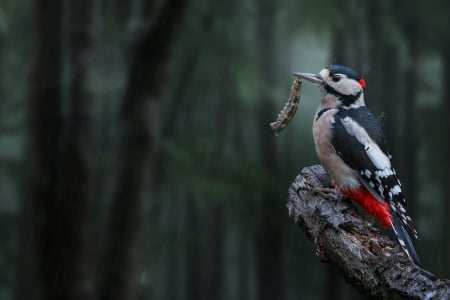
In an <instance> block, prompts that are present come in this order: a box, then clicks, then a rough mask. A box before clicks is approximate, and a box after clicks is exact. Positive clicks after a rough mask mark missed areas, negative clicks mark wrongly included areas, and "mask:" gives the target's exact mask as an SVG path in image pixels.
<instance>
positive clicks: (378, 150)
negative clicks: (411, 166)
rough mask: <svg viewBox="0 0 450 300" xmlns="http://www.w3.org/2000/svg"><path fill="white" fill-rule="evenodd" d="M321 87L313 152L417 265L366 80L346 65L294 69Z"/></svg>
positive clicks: (399, 191)
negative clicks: (312, 70) (315, 71)
mask: <svg viewBox="0 0 450 300" xmlns="http://www.w3.org/2000/svg"><path fill="white" fill-rule="evenodd" d="M294 75H295V76H300V77H302V78H304V79H305V80H307V81H310V82H312V83H313V84H315V85H316V86H318V87H319V88H320V91H321V97H322V98H321V100H320V104H319V108H318V109H317V112H316V114H315V116H314V121H313V126H312V131H313V137H314V144H315V148H316V153H317V156H318V158H319V160H320V162H321V164H322V166H323V167H324V168H325V170H326V171H327V172H328V174H329V175H330V176H331V178H332V179H333V182H334V185H335V186H336V188H337V189H338V190H339V191H340V193H341V194H342V195H344V196H346V197H348V198H349V199H351V200H352V201H354V202H356V203H358V204H359V205H360V206H361V207H362V208H364V209H365V210H366V211H367V212H368V213H369V214H371V215H373V216H374V217H375V219H376V220H377V221H378V222H379V223H380V224H381V225H382V226H383V227H385V228H387V229H391V230H394V232H395V234H396V236H397V239H398V242H399V244H400V246H401V247H402V249H403V250H404V252H405V253H406V254H407V255H408V257H409V258H410V259H411V260H412V261H413V262H414V263H415V264H417V265H420V261H419V258H418V256H417V253H416V250H415V249H414V245H413V243H412V241H411V238H410V237H409V234H408V231H407V229H408V230H410V231H411V232H412V233H413V234H414V236H415V237H416V238H417V231H416V230H415V229H414V228H413V226H412V223H411V218H410V217H409V216H408V215H407V214H406V199H405V197H404V195H403V193H402V188H401V184H400V181H399V179H398V177H397V175H396V172H395V170H394V168H393V166H392V164H391V155H390V154H389V152H388V147H387V142H386V138H385V135H384V133H383V129H382V126H381V124H380V122H379V120H378V118H377V117H376V116H375V115H374V114H373V113H372V112H371V111H370V110H369V109H368V108H367V106H366V105H365V103H364V90H365V88H366V82H365V81H364V79H363V78H362V77H361V76H359V75H358V73H357V72H355V71H354V70H352V69H351V68H349V67H345V66H340V65H331V66H329V67H326V68H324V69H322V70H321V71H320V72H319V73H318V74H310V73H294Z"/></svg>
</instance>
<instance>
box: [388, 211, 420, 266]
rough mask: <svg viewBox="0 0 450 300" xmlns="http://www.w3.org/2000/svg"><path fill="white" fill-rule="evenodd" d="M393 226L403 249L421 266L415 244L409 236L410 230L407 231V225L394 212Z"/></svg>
mask: <svg viewBox="0 0 450 300" xmlns="http://www.w3.org/2000/svg"><path fill="white" fill-rule="evenodd" d="M392 223H393V224H392V226H393V229H394V232H395V234H396V235H397V239H398V242H399V243H400V246H401V247H402V248H403V251H405V253H406V254H407V255H408V257H409V258H410V259H411V260H412V261H413V262H414V263H415V264H416V265H418V266H420V260H419V256H418V255H417V252H416V249H414V245H413V243H412V241H411V238H410V237H409V234H408V232H407V231H406V228H405V225H404V224H403V222H402V220H401V218H400V217H399V216H398V215H397V214H394V215H393V216H392Z"/></svg>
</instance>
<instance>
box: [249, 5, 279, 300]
mask: <svg viewBox="0 0 450 300" xmlns="http://www.w3.org/2000/svg"><path fill="white" fill-rule="evenodd" d="M259 9H260V10H259V14H258V16H257V18H258V19H257V36H256V37H257V47H258V48H257V49H259V51H260V52H259V65H260V66H261V80H262V85H261V95H260V98H259V103H258V107H257V114H258V117H257V120H258V127H259V128H260V131H259V138H260V141H259V149H260V151H261V164H262V168H263V169H264V170H266V171H267V172H268V174H270V176H271V177H273V178H276V177H277V174H278V173H279V170H278V166H277V163H276V159H275V140H274V138H275V135H274V134H273V132H272V131H271V130H270V128H269V126H268V124H269V123H270V122H271V121H272V119H273V117H274V113H275V112H276V109H275V107H274V104H273V99H272V96H271V95H272V94H271V92H273V88H274V86H275V83H276V77H275V76H276V69H277V62H276V55H275V44H276V38H275V31H276V29H275V26H276V25H275V24H276V22H275V12H276V4H275V2H273V1H263V2H262V3H261V6H260V7H259ZM260 192H261V202H260V203H259V209H258V216H257V227H256V228H257V232H256V241H255V242H256V244H255V250H256V263H257V280H258V282H257V284H258V288H257V289H258V296H257V298H258V299H261V300H265V299H283V296H284V293H283V292H284V291H283V272H282V265H283V260H282V254H281V252H282V251H281V250H282V248H283V233H282V228H281V225H280V223H281V220H280V217H281V216H283V215H284V213H283V208H284V207H283V205H280V203H279V201H278V200H277V195H275V192H276V186H275V184H274V183H272V182H268V183H267V184H266V185H264V186H261V187H260Z"/></svg>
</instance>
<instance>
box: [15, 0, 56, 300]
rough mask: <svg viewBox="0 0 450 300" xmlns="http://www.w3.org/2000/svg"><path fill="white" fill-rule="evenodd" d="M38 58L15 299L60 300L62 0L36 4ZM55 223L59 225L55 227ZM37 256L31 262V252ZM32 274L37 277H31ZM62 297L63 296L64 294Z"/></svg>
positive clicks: (31, 96)
mask: <svg viewBox="0 0 450 300" xmlns="http://www.w3.org/2000/svg"><path fill="white" fill-rule="evenodd" d="M33 11H34V13H35V14H34V22H35V24H36V26H35V30H36V33H35V39H36V40H35V44H36V51H35V53H36V56H35V59H34V63H33V67H32V71H31V82H30V92H29V97H28V101H29V109H28V116H27V117H28V126H29V131H30V133H29V134H30V145H29V151H28V154H29V164H30V173H29V175H28V178H27V184H28V185H29V191H28V193H27V194H26V195H25V198H24V201H23V203H22V208H21V225H20V237H19V243H20V247H19V251H20V253H19V254H18V256H19V259H18V271H17V283H16V290H15V298H16V299H17V300H23V299H37V298H38V297H36V294H44V295H45V297H46V298H47V299H57V298H58V296H59V295H58V294H59V293H58V292H57V291H55V288H58V289H59V288H60V283H59V282H58V278H59V276H58V278H55V276H56V274H59V273H60V265H58V264H56V263H55V262H56V261H58V257H57V256H56V255H55V257H54V260H55V262H53V261H52V260H53V254H54V253H53V252H55V251H56V249H55V247H56V246H57V239H58V233H57V232H55V229H57V228H58V227H56V226H54V224H53V223H52V221H54V217H55V214H56V216H57V215H58V214H59V212H58V211H57V209H56V207H55V205H56V203H57V199H56V191H55V182H56V180H57V176H58V174H57V168H58V162H57V157H58V147H59V141H60V136H61V134H60V128H61V126H60V125H61V119H60V114H59V113H60V110H59V109H60V95H61V86H60V77H61V16H62V8H61V3H60V1H58V0H36V1H34V5H33ZM54 227H55V228H54ZM30 253H32V254H33V259H34V260H33V261H30V256H29V254H30ZM34 264H36V271H37V277H38V278H39V280H38V281H39V282H38V284H40V285H39V287H40V288H42V291H40V292H37V291H36V290H33V289H32V290H30V289H29V288H30V287H31V288H34V287H35V286H33V285H31V286H30V284H31V282H30V281H33V279H31V278H30V273H29V272H30V265H31V266H33V265H34ZM31 277H32V276H31ZM60 299H61V298H60Z"/></svg>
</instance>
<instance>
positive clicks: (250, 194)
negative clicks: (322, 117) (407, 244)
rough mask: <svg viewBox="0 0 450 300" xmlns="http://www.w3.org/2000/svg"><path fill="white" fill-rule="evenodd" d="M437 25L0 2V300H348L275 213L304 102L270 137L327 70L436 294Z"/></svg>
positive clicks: (312, 100)
mask: <svg viewBox="0 0 450 300" xmlns="http://www.w3.org/2000/svg"><path fill="white" fill-rule="evenodd" d="M30 2H32V3H30ZM30 4H31V5H30ZM449 8H450V7H449V2H448V1H444V0H436V1H433V2H432V4H431V3H426V2H425V1H417V0H408V1H406V0H399V1H393V0H390V1H389V0H380V1H357V0H345V1H331V0H315V1H306V0H296V1H293V0H281V1H273V0H248V1H237V0H227V1H225V0H222V1H210V0H160V1H144V0H132V1H119V0H111V1H105V0H103V1H102V0H97V1H95V0H78V1H60V0H33V1H24V0H2V1H1V2H0V198H1V201H0V224H1V226H0V235H1V237H2V241H1V243H0V299H16V300H25V299H26V300H33V299H58V300H59V299H85V300H90V299H105V300H106V299H175V300H184V299H186V300H191V299H192V300H194V299H195V300H203V299H218V300H220V299H223V300H225V299H238V300H239V299H241V300H244V299H258V300H265V299H272V300H273V299H357V298H358V297H360V296H359V295H358V292H357V291H356V290H354V289H353V288H352V287H350V286H349V285H347V284H346V283H345V282H344V281H343V280H342V279H341V278H340V277H339V275H338V274H337V272H336V271H335V269H334V268H333V267H331V266H328V265H326V264H323V263H321V262H320V261H319V259H318V258H317V257H316V255H315V249H314V248H313V247H312V245H311V244H310V243H309V241H307V239H306V237H305V236H304V234H303V233H302V232H301V231H300V230H299V229H298V228H297V225H295V224H294V222H293V221H292V220H290V219H289V217H288V213H287V209H286V207H285V204H286V197H287V189H288V187H289V186H290V184H291V182H292V181H293V180H294V178H295V177H296V175H297V174H298V173H299V171H300V170H301V168H303V167H305V166H308V165H312V164H316V163H317V159H316V157H315V153H314V147H313V142H312V136H311V132H310V130H311V122H312V118H313V114H314V111H315V109H316V107H317V105H318V101H319V92H318V90H317V89H316V88H315V87H313V86H312V85H310V84H304V86H303V90H302V97H301V102H300V110H299V112H298V113H297V116H296V117H295V119H294V120H293V122H292V123H291V124H290V126H288V127H287V129H285V130H284V131H283V132H282V133H281V134H280V135H279V136H278V137H276V136H275V135H274V134H273V132H271V130H270V128H269V126H268V124H269V122H271V121H273V120H275V118H276V115H277V114H278V112H279V110H280V109H281V108H282V106H283V105H284V103H285V101H286V99H287V98H288V94H289V91H290V86H291V84H292V80H293V77H292V76H291V72H294V71H296V72H319V71H320V69H322V68H323V67H324V66H326V65H328V64H330V63H339V64H344V65H349V66H351V67H353V68H354V69H355V70H357V71H359V72H360V73H361V74H362V75H364V76H365V78H366V81H367V83H368V88H367V90H366V102H367V103H368V106H369V107H371V108H372V109H373V110H374V111H375V113H376V114H378V115H382V116H383V123H384V127H385V131H386V133H387V137H388V141H389V143H390V148H391V152H392V154H393V157H394V158H393V159H394V165H395V166H396V169H397V173H399V175H400V178H401V179H402V181H403V185H404V186H406V187H405V191H406V195H407V197H408V198H409V203H410V206H409V211H410V212H411V215H412V216H413V217H414V219H415V220H416V225H417V228H418V230H419V234H420V240H419V241H418V242H417V243H416V245H417V248H418V252H419V255H420V257H421V259H422V262H423V265H424V267H425V268H426V269H427V270H429V271H431V272H433V273H435V274H436V275H437V276H440V277H446V278H448V277H450V218H449V214H450V201H449V199H450V188H449V187H450V176H449V175H448V170H450V158H449V156H448V155H447V154H448V153H450V136H449V133H450V117H449V116H450V86H449V85H448V82H450V31H449V28H450V27H449Z"/></svg>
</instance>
